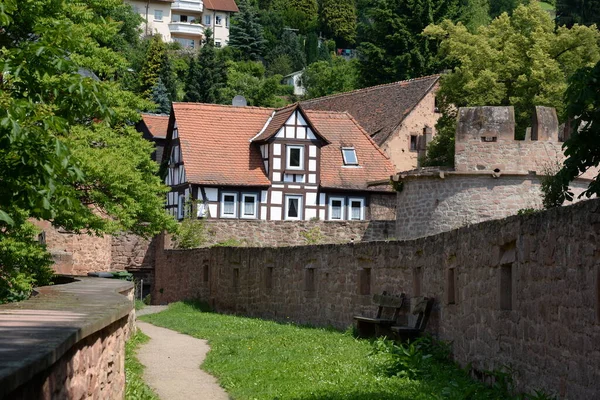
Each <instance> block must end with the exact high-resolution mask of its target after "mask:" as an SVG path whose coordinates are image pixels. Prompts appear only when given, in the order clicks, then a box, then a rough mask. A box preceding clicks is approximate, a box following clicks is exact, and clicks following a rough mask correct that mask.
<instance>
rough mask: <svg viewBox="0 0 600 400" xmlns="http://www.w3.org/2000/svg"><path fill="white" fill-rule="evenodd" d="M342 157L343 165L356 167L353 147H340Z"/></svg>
mask: <svg viewBox="0 0 600 400" xmlns="http://www.w3.org/2000/svg"><path fill="white" fill-rule="evenodd" d="M342 155H343V156H344V165H358V158H357V157H356V150H354V147H342Z"/></svg>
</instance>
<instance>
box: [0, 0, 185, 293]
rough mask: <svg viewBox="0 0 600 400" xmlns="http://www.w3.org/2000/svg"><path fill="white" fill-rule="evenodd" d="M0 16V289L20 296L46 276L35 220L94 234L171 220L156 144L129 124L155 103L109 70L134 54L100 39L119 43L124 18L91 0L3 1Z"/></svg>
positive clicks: (106, 0) (105, 0) (120, 71)
mask: <svg viewBox="0 0 600 400" xmlns="http://www.w3.org/2000/svg"><path fill="white" fill-rule="evenodd" d="M93 4H94V6H97V7H104V6H106V8H107V9H109V8H110V7H109V6H110V4H116V3H115V2H114V1H113V0H96V1H95V2H93ZM48 21H51V22H52V23H48ZM0 25H1V26H2V27H3V28H2V30H0V48H2V50H1V51H2V56H3V57H2V58H3V62H4V65H3V75H2V79H1V80H0V105H1V107H0V121H1V122H0V181H2V185H0V264H1V265H2V272H1V273H0V296H1V297H5V296H8V297H10V298H11V299H14V298H15V296H17V297H18V296H21V295H23V294H25V295H26V294H27V292H29V291H30V290H31V287H32V286H33V285H34V284H45V283H47V282H48V276H49V275H50V272H49V270H48V268H47V266H48V265H49V257H48V255H47V253H46V252H45V249H44V248H43V247H42V246H40V245H39V244H38V243H36V242H35V241H34V240H33V239H32V235H33V234H34V232H35V231H34V229H33V228H32V227H31V225H30V224H28V223H27V220H28V219H30V218H34V219H44V220H48V221H50V222H51V223H52V224H53V225H55V226H62V227H65V228H67V229H69V230H74V231H80V230H86V231H87V232H89V233H98V234H100V233H102V232H114V231H116V230H125V231H132V232H135V233H139V234H144V235H152V234H155V233H158V232H160V231H162V230H164V229H169V230H172V229H173V227H174V226H175V223H174V221H173V219H172V218H171V217H169V216H168V215H167V214H166V213H165V211H164V208H163V199H164V195H165V193H166V191H167V188H166V187H165V186H164V185H163V184H162V183H161V180H160V178H159V177H158V176H156V172H157V167H156V165H154V164H152V162H151V160H150V154H151V152H152V149H151V146H149V145H148V144H147V143H146V142H145V141H144V140H143V139H142V138H141V136H140V135H139V134H137V133H136V132H135V130H134V129H133V128H132V126H131V124H132V123H133V122H135V121H137V120H138V119H139V113H138V110H139V109H143V108H145V107H149V106H150V104H149V103H148V102H145V101H144V100H142V99H140V98H138V97H137V96H135V95H134V94H133V93H131V92H127V91H124V90H122V88H121V87H120V85H119V83H118V82H117V81H116V80H115V79H114V78H115V77H116V78H118V77H119V76H123V75H124V74H125V73H126V70H127V68H128V67H129V65H128V63H127V60H126V59H125V58H124V57H122V56H121V55H120V54H118V53H116V52H114V51H113V50H112V49H111V48H110V47H107V46H108V45H103V44H102V43H104V44H110V43H116V42H118V40H116V39H115V38H114V36H116V35H120V34H121V33H120V26H121V25H120V24H119V23H118V22H116V21H114V20H111V19H106V18H103V17H102V16H99V15H97V14H96V13H94V12H93V10H92V9H91V8H90V7H89V6H88V3H87V2H76V1H72V2H57V1H53V0H32V1H27V2H17V1H14V0H5V1H4V2H3V4H2V7H0ZM104 78H107V79H106V80H103V79H104ZM111 137H114V140H109V139H111ZM106 152H110V153H111V154H112V157H111V159H110V160H106V159H102V157H101V155H102V154H105V153H106ZM108 161H110V162H108ZM115 165H119V168H118V169H119V171H118V172H119V173H118V174H116V173H113V174H111V172H113V171H114V170H115V168H114V166H115ZM124 182H126V183H127V184H124ZM132 185H135V187H132ZM140 195H141V196H142V197H138V196H140ZM7 293H8V294H7ZM0 301H2V300H0Z"/></svg>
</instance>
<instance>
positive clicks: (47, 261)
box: [0, 211, 53, 304]
mask: <svg viewBox="0 0 600 400" xmlns="http://www.w3.org/2000/svg"><path fill="white" fill-rule="evenodd" d="M26 215H27V214H26V213H25V212H22V211H20V212H17V213H16V214H15V217H14V222H15V224H14V227H12V228H7V229H5V230H4V232H2V234H1V235H0V265H1V266H2V268H1V269H0V304H2V303H10V302H13V301H20V300H25V299H27V298H28V297H29V296H30V294H31V291H32V290H33V288H34V287H35V286H46V285H49V284H50V281H51V278H52V275H53V272H52V269H51V268H50V265H52V259H51V257H50V254H48V252H46V248H45V247H44V246H42V245H40V244H39V243H38V242H37V240H35V239H34V238H35V236H36V235H37V233H38V232H39V231H38V230H37V228H35V227H34V226H33V225H32V224H30V223H29V222H26V220H25V218H26Z"/></svg>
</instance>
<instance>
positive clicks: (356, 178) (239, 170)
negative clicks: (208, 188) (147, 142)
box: [173, 103, 394, 191]
mask: <svg viewBox="0 0 600 400" xmlns="http://www.w3.org/2000/svg"><path fill="white" fill-rule="evenodd" d="M288 108H289V107H286V108H284V109H282V110H281V111H283V112H281V113H280V115H283V114H285V115H288V112H287V111H288ZM173 111H174V115H175V119H176V121H177V127H178V131H179V138H180V142H181V149H182V155H183V162H184V165H185V168H186V175H187V178H188V181H189V182H190V183H195V184H203V185H231V186H242V185H243V186H262V185H270V184H271V182H270V181H269V180H268V178H267V176H266V174H265V172H264V169H263V168H262V159H261V155H260V151H259V148H258V145H257V144H255V143H251V142H250V140H251V139H252V138H254V137H255V136H256V135H257V134H258V133H259V132H260V131H261V130H262V129H263V128H264V127H265V125H266V123H267V121H268V120H269V118H270V117H271V116H272V115H273V112H274V111H276V110H274V109H270V108H258V107H232V106H221V105H214V104H202V103H173ZM276 114H277V113H276ZM305 114H306V117H307V119H308V120H309V121H310V123H311V124H312V125H313V126H314V127H315V129H317V130H318V131H319V133H320V134H321V135H322V136H323V138H324V139H326V140H328V141H329V142H330V144H328V145H325V146H323V147H322V150H321V186H323V187H326V188H338V189H352V190H377V191H381V190H386V189H385V188H383V189H382V187H381V186H379V187H370V186H369V185H368V182H372V181H377V180H387V179H389V178H390V176H391V175H393V174H394V168H393V165H392V163H391V162H390V160H389V159H388V157H387V156H386V155H385V153H383V151H382V150H381V149H380V148H379V147H378V146H377V145H376V144H375V143H374V142H373V140H372V139H371V138H370V137H369V135H368V133H367V132H365V131H364V130H363V129H362V128H361V127H360V126H359V125H358V123H357V122H356V121H355V120H354V119H353V118H352V117H351V116H350V115H349V114H347V113H337V112H324V111H305ZM288 117H289V115H288ZM286 120H287V118H285V119H282V123H281V124H283V123H285V121H286ZM309 121H307V122H309ZM342 147H354V148H355V150H356V155H357V158H358V162H359V166H358V167H356V166H344V161H343V157H342V152H341V148H342Z"/></svg>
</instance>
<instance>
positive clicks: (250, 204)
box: [242, 193, 258, 218]
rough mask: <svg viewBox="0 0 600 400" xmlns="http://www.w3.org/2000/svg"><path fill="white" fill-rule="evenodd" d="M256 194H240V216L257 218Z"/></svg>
mask: <svg viewBox="0 0 600 400" xmlns="http://www.w3.org/2000/svg"><path fill="white" fill-rule="evenodd" d="M257 198H258V197H257V195H255V194H246V193H244V194H242V218H257V217H258V216H257V213H256V211H257V208H258V207H257V206H256V204H257Z"/></svg>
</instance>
